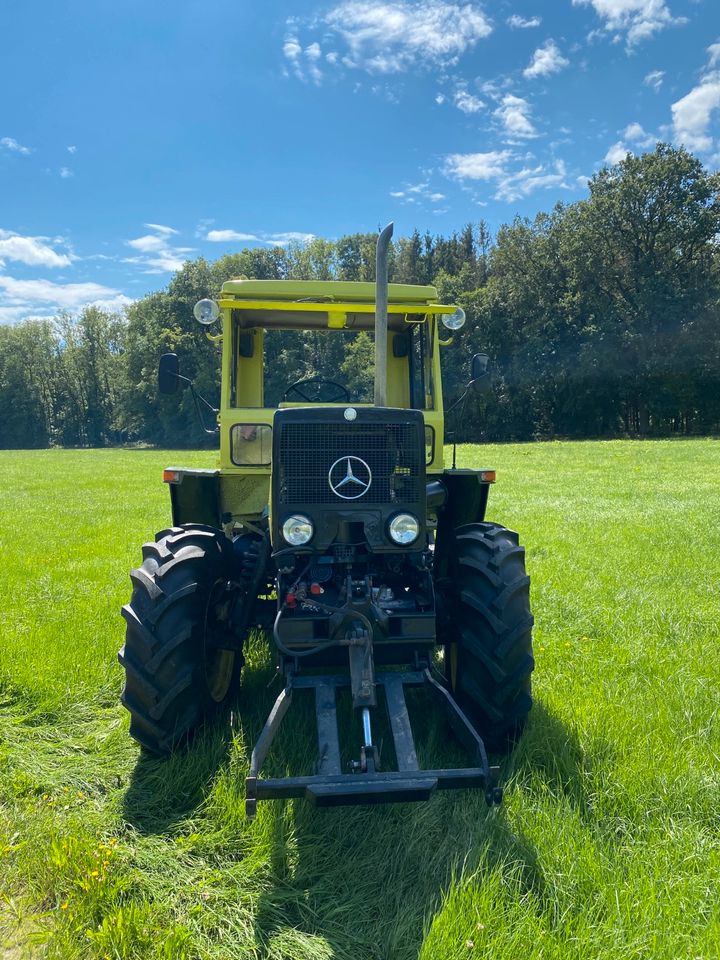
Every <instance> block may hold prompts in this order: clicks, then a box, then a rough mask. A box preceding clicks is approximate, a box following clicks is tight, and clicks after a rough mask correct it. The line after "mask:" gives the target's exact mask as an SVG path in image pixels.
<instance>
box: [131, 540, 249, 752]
mask: <svg viewBox="0 0 720 960" xmlns="http://www.w3.org/2000/svg"><path fill="white" fill-rule="evenodd" d="M142 550H143V562H142V565H141V566H140V567H139V568H138V569H137V570H133V571H132V572H131V574H130V579H131V580H132V584H133V592H132V596H131V598H130V602H129V603H128V604H126V605H125V606H124V607H123V608H122V615H123V617H124V618H125V621H126V623H127V627H126V632H125V645H124V646H123V648H122V649H121V650H120V653H119V654H118V659H119V661H120V663H121V664H122V666H123V667H124V668H125V685H124V688H123V692H122V696H121V700H122V703H123V704H124V706H125V707H126V708H127V709H128V710H129V711H130V735H131V736H132V737H134V738H135V739H136V740H137V741H138V742H139V743H140V744H141V745H142V746H143V747H145V748H146V749H147V750H149V751H151V752H152V753H157V754H167V753H169V752H170V751H171V750H172V749H173V748H174V747H175V746H176V745H177V744H179V743H180V742H181V741H183V740H185V739H186V738H187V737H188V735H190V734H191V733H192V732H193V731H194V730H195V728H196V727H197V726H199V725H200V723H202V721H203V720H204V718H205V717H207V716H209V715H210V714H212V713H214V712H215V711H216V710H217V709H219V708H220V707H221V706H222V705H223V704H224V703H226V702H227V700H228V699H229V698H230V696H231V695H232V693H234V691H235V689H236V687H237V685H238V683H239V677H240V670H241V668H242V664H243V657H242V652H241V650H240V648H239V645H238V642H237V640H236V638H235V636H234V634H233V632H232V629H231V623H230V616H229V615H230V612H231V609H232V604H233V599H234V597H233V588H232V583H231V570H232V544H231V543H230V541H229V540H228V539H227V537H226V536H225V535H224V534H223V533H222V532H221V531H219V530H216V529H215V528H213V527H208V526H204V525H202V524H186V525H184V526H182V527H173V528H171V529H169V530H163V531H162V532H160V533H158V534H157V536H156V538H155V543H146V544H145V545H144V546H143V548H142Z"/></svg>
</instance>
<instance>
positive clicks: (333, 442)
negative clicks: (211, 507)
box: [274, 422, 425, 507]
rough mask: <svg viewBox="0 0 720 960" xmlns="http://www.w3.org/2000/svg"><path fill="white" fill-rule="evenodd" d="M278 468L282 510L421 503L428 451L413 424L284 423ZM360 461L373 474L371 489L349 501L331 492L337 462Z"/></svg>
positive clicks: (276, 466) (278, 487) (279, 495)
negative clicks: (289, 507) (301, 506)
mask: <svg viewBox="0 0 720 960" xmlns="http://www.w3.org/2000/svg"><path fill="white" fill-rule="evenodd" d="M279 440H280V443H279V457H278V460H279V462H277V463H276V464H275V466H274V470H275V471H276V474H277V481H278V486H277V490H278V498H279V502H280V503H281V504H284V505H296V504H334V505H335V506H343V507H347V506H348V505H351V504H356V505H357V506H359V507H361V506H364V505H366V504H379V503H398V504H402V503H417V502H418V501H419V500H420V499H421V482H422V465H423V464H424V459H423V458H424V455H425V451H424V449H423V447H422V446H421V443H420V440H421V437H420V434H419V431H418V428H417V425H415V424H412V423H364V424H361V423H317V422H315V423H285V424H283V426H282V428H281V433H280V438H279ZM348 456H349V457H359V458H360V459H361V460H364V461H365V463H367V465H368V466H369V467H370V470H371V472H372V483H371V485H370V488H369V490H368V491H367V492H366V493H364V494H363V495H362V496H360V497H358V498H357V499H352V500H345V499H343V498H342V497H338V496H337V495H336V494H335V493H334V492H333V491H332V490H331V488H330V484H329V483H328V474H329V472H330V468H331V467H332V465H333V464H334V463H335V461H336V460H340V459H341V458H343V457H348Z"/></svg>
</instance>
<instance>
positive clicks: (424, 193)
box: [390, 180, 445, 203]
mask: <svg viewBox="0 0 720 960" xmlns="http://www.w3.org/2000/svg"><path fill="white" fill-rule="evenodd" d="M390 196H391V197H394V198H395V199H396V200H402V201H403V203H419V202H421V201H423V200H426V201H429V202H430V203H439V202H440V201H441V200H444V199H445V194H444V193H438V192H436V191H434V190H433V189H432V188H431V187H430V182H429V181H428V180H424V181H422V182H421V183H414V184H410V183H406V184H405V187H404V189H403V190H391V191H390Z"/></svg>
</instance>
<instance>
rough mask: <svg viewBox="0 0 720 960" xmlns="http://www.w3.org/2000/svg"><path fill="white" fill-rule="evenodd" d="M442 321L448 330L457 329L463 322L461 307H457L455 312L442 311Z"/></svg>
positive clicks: (463, 313)
mask: <svg viewBox="0 0 720 960" xmlns="http://www.w3.org/2000/svg"><path fill="white" fill-rule="evenodd" d="M442 322H443V325H444V326H446V327H447V328H448V330H459V329H460V327H462V326H463V325H464V324H465V311H464V310H463V308H462V307H457V309H456V310H455V313H443V314H442Z"/></svg>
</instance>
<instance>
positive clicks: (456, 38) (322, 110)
mask: <svg viewBox="0 0 720 960" xmlns="http://www.w3.org/2000/svg"><path fill="white" fill-rule="evenodd" d="M0 36H1V37H2V38H3V42H2V54H1V55H0V322H4V323H12V322H16V321H17V320H19V319H21V318H23V317H30V316H32V317H37V316H52V315H54V314H55V313H56V312H57V311H58V310H60V309H66V310H69V311H71V312H75V311H78V310H79V309H81V308H82V306H84V305H85V304H87V303H99V304H102V305H103V306H106V307H108V308H111V309H118V308H121V307H122V306H123V305H124V304H127V303H129V302H131V301H132V300H133V299H135V298H137V297H140V296H142V295H143V294H145V293H147V292H148V291H150V290H154V289H158V288H160V287H162V286H164V285H165V284H166V283H167V282H168V280H169V279H170V277H171V276H172V272H173V271H174V270H175V269H177V268H178V267H179V266H180V265H181V263H182V262H183V260H184V259H187V258H192V257H196V256H199V255H203V256H205V257H208V258H210V259H215V258H217V257H219V256H222V255H223V254H225V253H229V252H233V251H236V250H238V249H239V248H241V247H242V246H251V245H268V244H272V243H278V242H280V243H282V242H286V241H287V240H289V239H296V240H299V241H302V240H303V238H305V237H308V236H311V235H318V236H324V237H338V236H340V235H342V234H343V233H351V232H356V231H364V230H375V229H376V228H377V227H378V226H379V225H382V224H384V223H385V222H386V221H387V220H390V219H393V220H394V221H395V225H396V235H403V234H409V233H410V232H411V231H412V230H413V229H414V228H416V227H417V228H418V229H419V230H420V231H421V232H424V231H425V230H429V231H431V232H432V233H448V232H450V231H452V230H453V229H458V228H460V227H462V225H463V224H465V223H467V222H475V221H477V220H479V219H481V218H482V219H485V220H486V221H487V222H488V224H489V225H490V228H491V230H495V229H496V228H497V227H498V226H499V225H500V224H502V223H504V222H507V221H509V220H511V219H512V218H513V217H514V216H516V215H520V216H533V215H534V214H535V213H536V212H537V211H539V210H549V209H550V208H551V207H552V206H553V204H554V203H555V202H557V201H558V200H562V201H565V202H572V201H573V200H577V199H580V198H581V197H583V196H586V195H587V189H586V182H587V178H588V177H589V176H590V175H592V173H593V172H594V171H596V170H597V169H599V168H600V167H601V166H602V164H603V163H604V162H613V161H614V160H616V159H618V158H620V157H622V156H623V155H624V154H625V151H626V150H631V151H633V152H636V153H637V152H642V150H643V149H647V148H652V146H653V145H654V143H655V140H656V138H660V139H665V140H669V141H672V142H674V143H678V144H680V143H684V144H685V145H686V146H687V147H688V148H689V149H692V150H693V151H694V152H696V153H697V154H698V155H699V156H700V157H701V159H702V160H703V161H704V162H705V163H706V164H707V165H708V166H709V167H711V168H713V169H715V168H717V166H718V165H719V164H720V5H719V4H718V0H554V2H548V0H542V2H541V0H537V2H531V0H487V2H484V3H473V2H463V0H460V2H457V3H456V2H451V0H425V2H424V3H416V2H410V0H364V2H357V0H319V2H307V3H306V2H295V3H290V2H282V0H267V2H265V3H259V2H257V0H255V2H248V0H232V2H231V0H203V2H199V0H172V2H168V0H144V2H142V3H141V2H138V0H120V2H118V0H112V2H110V0H92V2H90V0H65V2H63V3H56V2H54V3H50V2H47V0H45V2H38V0H25V2H22V3H21V2H13V3H5V4H3V5H2V7H0Z"/></svg>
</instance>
